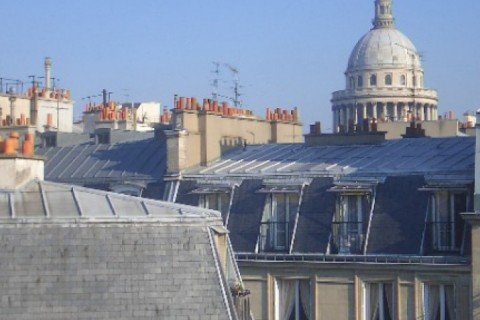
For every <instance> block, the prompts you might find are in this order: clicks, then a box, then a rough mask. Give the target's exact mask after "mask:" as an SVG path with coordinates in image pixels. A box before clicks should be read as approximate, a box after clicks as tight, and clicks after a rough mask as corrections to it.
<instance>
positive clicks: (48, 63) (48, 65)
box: [45, 57, 52, 92]
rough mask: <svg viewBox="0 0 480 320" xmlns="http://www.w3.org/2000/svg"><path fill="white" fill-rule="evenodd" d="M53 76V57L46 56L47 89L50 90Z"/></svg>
mask: <svg viewBox="0 0 480 320" xmlns="http://www.w3.org/2000/svg"><path fill="white" fill-rule="evenodd" d="M51 78H52V59H51V58H50V57H46V58H45V91H47V92H48V91H50V90H51V89H52V86H51V82H50V81H51Z"/></svg>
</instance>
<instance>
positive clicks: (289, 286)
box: [278, 280, 296, 320]
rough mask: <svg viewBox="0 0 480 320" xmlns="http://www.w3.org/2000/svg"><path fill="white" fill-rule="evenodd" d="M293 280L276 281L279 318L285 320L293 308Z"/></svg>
mask: <svg viewBox="0 0 480 320" xmlns="http://www.w3.org/2000/svg"><path fill="white" fill-rule="evenodd" d="M295 286H296V285H295V280H278V294H279V297H278V298H279V301H278V303H279V313H280V314H279V318H278V320H287V319H288V318H289V317H290V314H291V313H292V310H293V307H294V306H295Z"/></svg>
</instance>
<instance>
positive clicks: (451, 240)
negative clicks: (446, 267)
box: [428, 189, 470, 252]
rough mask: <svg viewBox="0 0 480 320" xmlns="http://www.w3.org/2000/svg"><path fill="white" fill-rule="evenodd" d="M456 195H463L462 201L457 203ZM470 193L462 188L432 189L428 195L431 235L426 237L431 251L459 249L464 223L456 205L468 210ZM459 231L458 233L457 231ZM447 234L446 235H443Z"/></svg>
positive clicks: (463, 232) (462, 240) (463, 233)
mask: <svg viewBox="0 0 480 320" xmlns="http://www.w3.org/2000/svg"><path fill="white" fill-rule="evenodd" d="M456 196H461V197H464V199H463V200H464V203H461V202H460V203H457V199H456ZM469 202H470V195H469V193H468V192H467V191H464V190H452V189H439V190H434V191H433V192H432V193H431V194H430V197H429V212H428V221H429V223H430V228H431V230H430V234H431V237H430V239H428V240H429V241H430V243H431V248H432V250H433V251H446V252H452V251H460V250H461V249H462V247H463V243H464V236H465V223H464V222H463V220H462V219H461V217H460V213H461V212H460V211H464V210H462V209H460V210H459V212H456V207H457V205H458V206H462V207H463V208H465V211H467V210H468V205H469ZM458 232H460V235H457V233H458ZM445 235H447V236H445Z"/></svg>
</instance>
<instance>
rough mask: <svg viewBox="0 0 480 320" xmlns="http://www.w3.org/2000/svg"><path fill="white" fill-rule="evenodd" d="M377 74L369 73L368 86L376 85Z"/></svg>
mask: <svg viewBox="0 0 480 320" xmlns="http://www.w3.org/2000/svg"><path fill="white" fill-rule="evenodd" d="M377 82H378V81H377V75H376V74H371V75H370V77H369V79H368V84H369V85H370V87H376V86H377Z"/></svg>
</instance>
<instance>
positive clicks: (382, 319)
mask: <svg viewBox="0 0 480 320" xmlns="http://www.w3.org/2000/svg"><path fill="white" fill-rule="evenodd" d="M372 285H378V287H377V288H376V289H377V290H378V292H377V297H378V300H379V301H378V308H379V309H378V319H379V320H386V319H388V317H390V319H394V318H395V316H394V315H395V308H396V304H395V302H396V301H395V299H396V297H395V283H394V281H366V282H364V283H363V301H362V311H363V312H362V313H363V319H364V320H371V319H372V314H371V312H372V310H370V306H371V301H370V298H371V289H372V288H371V286H372ZM387 285H389V286H391V288H390V290H391V295H390V297H391V301H390V304H391V305H390V306H388V299H387V301H385V299H386V294H387V293H386V288H385V286H387ZM385 304H386V305H387V307H388V308H389V310H390V314H389V315H388V316H386V314H385V312H386V311H385Z"/></svg>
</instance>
